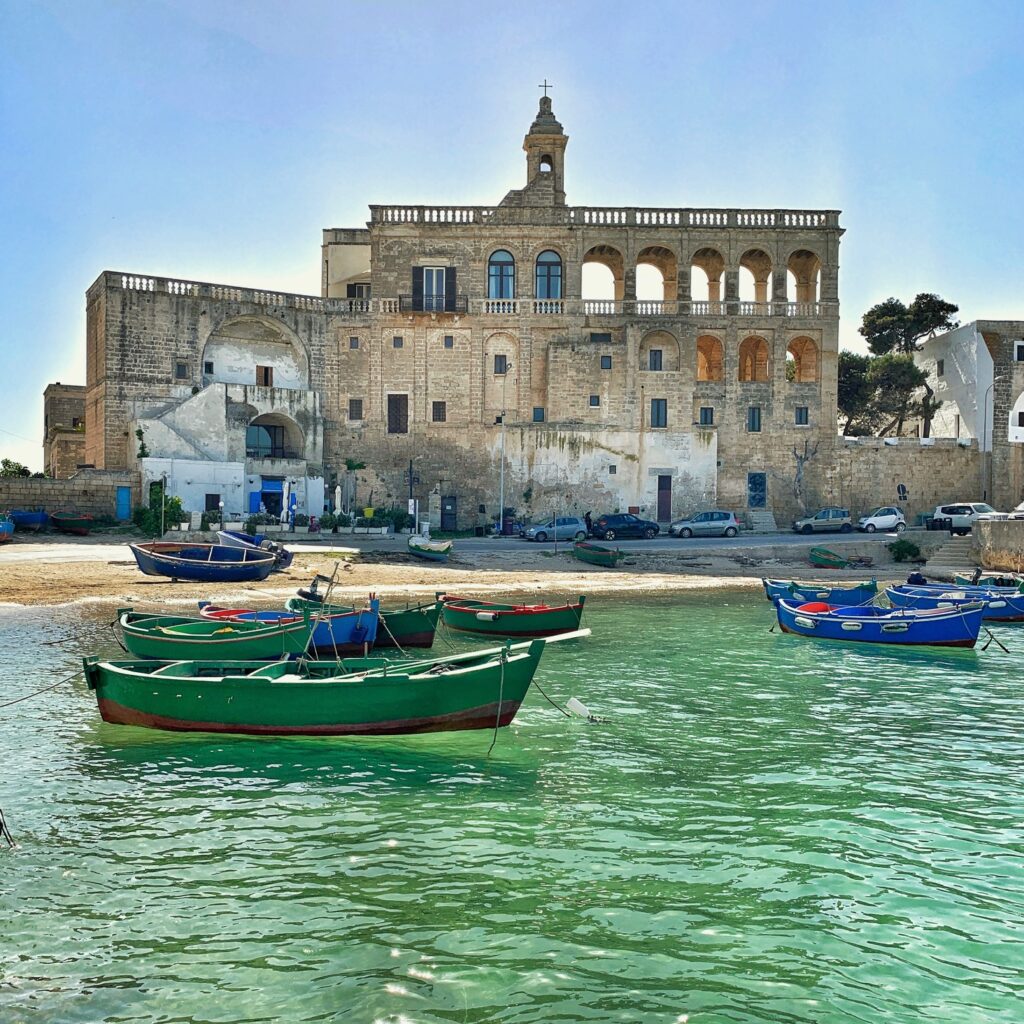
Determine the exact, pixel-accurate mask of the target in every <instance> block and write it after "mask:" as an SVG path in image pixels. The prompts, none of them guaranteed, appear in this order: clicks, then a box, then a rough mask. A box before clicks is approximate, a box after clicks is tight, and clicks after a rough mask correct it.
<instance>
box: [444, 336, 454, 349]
mask: <svg viewBox="0 0 1024 1024" xmlns="http://www.w3.org/2000/svg"><path fill="white" fill-rule="evenodd" d="M444 347H445V348H455V337H454V335H451V334H446V335H445V336H444Z"/></svg>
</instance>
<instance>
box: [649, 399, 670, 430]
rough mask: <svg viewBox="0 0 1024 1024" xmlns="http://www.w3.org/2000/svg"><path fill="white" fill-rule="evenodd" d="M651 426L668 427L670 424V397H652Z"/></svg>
mask: <svg viewBox="0 0 1024 1024" xmlns="http://www.w3.org/2000/svg"><path fill="white" fill-rule="evenodd" d="M651 426H652V427H667V426H668V399H667V398H652V399H651Z"/></svg>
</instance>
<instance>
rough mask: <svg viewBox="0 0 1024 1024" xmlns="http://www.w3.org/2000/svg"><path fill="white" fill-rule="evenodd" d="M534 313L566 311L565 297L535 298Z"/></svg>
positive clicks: (548, 313)
mask: <svg viewBox="0 0 1024 1024" xmlns="http://www.w3.org/2000/svg"><path fill="white" fill-rule="evenodd" d="M533 311H534V313H541V314H545V315H550V314H552V313H564V312H565V299H534V300H533Z"/></svg>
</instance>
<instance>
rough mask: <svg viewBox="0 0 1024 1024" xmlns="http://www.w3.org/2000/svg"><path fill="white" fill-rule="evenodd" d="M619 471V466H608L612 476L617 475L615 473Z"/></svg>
mask: <svg viewBox="0 0 1024 1024" xmlns="http://www.w3.org/2000/svg"><path fill="white" fill-rule="evenodd" d="M617 472H618V468H617V467H616V466H614V465H612V466H609V467H608V473H609V475H610V476H615V474H616V473H617Z"/></svg>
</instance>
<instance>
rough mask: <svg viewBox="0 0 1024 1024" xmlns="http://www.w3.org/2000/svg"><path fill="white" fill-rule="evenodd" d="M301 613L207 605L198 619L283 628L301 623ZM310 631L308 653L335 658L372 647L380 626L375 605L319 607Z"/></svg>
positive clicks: (375, 602)
mask: <svg viewBox="0 0 1024 1024" xmlns="http://www.w3.org/2000/svg"><path fill="white" fill-rule="evenodd" d="M303 614H304V613H303V612H301V611H300V612H294V611H287V610H286V611H276V610H275V611H253V610H251V609H245V608H228V609H218V608H216V607H215V606H213V605H206V606H205V607H204V608H203V609H202V611H201V612H200V615H201V616H202V617H203V618H206V619H215V620H217V621H220V622H248V623H266V624H268V625H284V624H287V623H294V622H301V621H302V616H303ZM309 621H310V623H311V625H312V627H313V631H312V635H311V638H310V641H309V644H308V646H307V653H309V654H313V655H316V656H317V657H327V658H338V657H344V656H346V655H349V654H361V653H363V652H364V651H367V650H369V649H370V648H371V647H373V646H374V645H375V641H376V638H377V628H378V624H379V621H380V620H379V615H378V606H377V601H376V599H374V600H373V601H371V606H370V607H369V608H361V609H359V610H358V611H357V610H354V609H348V608H346V609H340V608H339V609H336V610H333V611H331V610H329V609H327V608H323V607H321V608H320V609H319V612H317V611H316V610H314V611H311V612H310V613H309Z"/></svg>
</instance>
